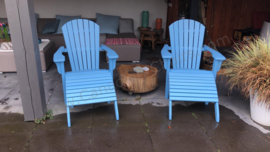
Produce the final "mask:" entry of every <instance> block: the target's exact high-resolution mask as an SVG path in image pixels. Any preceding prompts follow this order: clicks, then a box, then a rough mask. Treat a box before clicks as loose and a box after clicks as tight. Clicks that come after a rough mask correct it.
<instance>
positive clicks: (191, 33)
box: [161, 19, 225, 122]
mask: <svg viewBox="0 0 270 152" xmlns="http://www.w3.org/2000/svg"><path fill="white" fill-rule="evenodd" d="M169 30H170V40H171V47H169V46H168V45H165V46H164V47H163V49H162V51H161V54H162V57H163V60H164V68H165V69H166V70H167V73H166V86H165V98H166V99H169V119H170V120H171V119H172V101H197V102H205V104H206V105H207V104H208V103H209V102H214V104H215V115H216V121H217V122H219V109H218V102H219V101H218V93H217V87H216V82H215V78H216V73H217V72H218V71H219V70H220V67H221V64H222V62H223V60H225V57H224V56H223V55H221V54H220V53H219V52H217V51H215V50H213V49H211V48H210V47H208V46H206V45H204V46H203V39H204V32H205V27H204V25H202V24H201V23H199V22H197V21H194V20H188V19H184V20H179V21H176V22H174V23H173V24H171V25H170V26H169ZM169 50H171V53H170V52H169ZM202 51H210V52H211V53H212V56H213V58H214V64H213V70H212V71H207V70H200V69H199V68H200V62H201V54H202ZM171 60H172V63H173V69H170V62H171Z"/></svg>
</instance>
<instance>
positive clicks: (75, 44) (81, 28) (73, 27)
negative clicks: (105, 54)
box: [62, 19, 99, 71]
mask: <svg viewBox="0 0 270 152" xmlns="http://www.w3.org/2000/svg"><path fill="white" fill-rule="evenodd" d="M62 30H63V34H64V38H65V42H66V47H67V50H68V56H69V60H70V64H71V69H72V71H79V70H89V69H99V26H98V25H97V24H96V23H94V22H93V21H89V20H86V19H75V20H72V21H69V22H67V23H66V24H65V25H64V26H63V27H62Z"/></svg>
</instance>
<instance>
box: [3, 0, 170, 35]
mask: <svg viewBox="0 0 270 152" xmlns="http://www.w3.org/2000/svg"><path fill="white" fill-rule="evenodd" d="M34 7H35V12H36V13H38V14H39V15H40V17H41V18H53V17H55V15H56V14H59V15H82V17H86V18H95V17H96V13H102V14H109V15H119V16H121V17H123V18H133V19H134V26H135V27H134V28H135V29H136V35H137V36H139V32H138V30H137V28H138V27H139V26H141V12H142V11H143V10H147V11H149V14H150V18H149V26H150V27H153V28H154V27H155V20H156V18H162V20H163V25H162V26H163V27H165V25H166V19H167V3H166V2H165V0H34ZM2 17H6V12H5V6H4V0H0V18H2Z"/></svg>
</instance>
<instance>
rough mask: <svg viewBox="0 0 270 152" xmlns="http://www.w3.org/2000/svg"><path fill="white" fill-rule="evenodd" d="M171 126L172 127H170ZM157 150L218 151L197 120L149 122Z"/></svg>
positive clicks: (160, 151)
mask: <svg viewBox="0 0 270 152" xmlns="http://www.w3.org/2000/svg"><path fill="white" fill-rule="evenodd" d="M168 126H170V128H171V129H169V128H168ZM149 128H150V135H151V138H152V140H153V144H154V148H155V151H156V152H164V151H168V152H169V151H170V152H173V151H188V152H210V151H211V152H214V151H215V152H216V151H217V149H216V147H215V146H214V144H213V143H212V141H211V140H210V139H209V138H208V136H207V135H206V133H205V132H204V130H203V129H202V128H201V126H200V125H199V124H198V122H197V121H196V120H194V121H185V122H181V123H178V122H177V123H175V122H174V121H173V122H172V123H170V124H167V123H162V124H149Z"/></svg>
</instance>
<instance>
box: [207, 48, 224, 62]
mask: <svg viewBox="0 0 270 152" xmlns="http://www.w3.org/2000/svg"><path fill="white" fill-rule="evenodd" d="M203 51H209V52H211V54H212V56H213V58H214V59H215V60H221V61H223V60H225V59H226V58H225V57H224V56H223V55H222V54H221V53H219V52H218V51H216V50H214V49H212V48H210V47H209V46H207V45H204V46H203Z"/></svg>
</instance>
